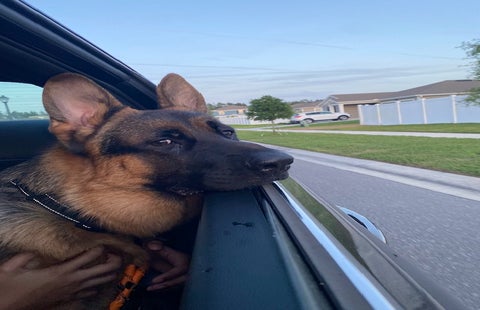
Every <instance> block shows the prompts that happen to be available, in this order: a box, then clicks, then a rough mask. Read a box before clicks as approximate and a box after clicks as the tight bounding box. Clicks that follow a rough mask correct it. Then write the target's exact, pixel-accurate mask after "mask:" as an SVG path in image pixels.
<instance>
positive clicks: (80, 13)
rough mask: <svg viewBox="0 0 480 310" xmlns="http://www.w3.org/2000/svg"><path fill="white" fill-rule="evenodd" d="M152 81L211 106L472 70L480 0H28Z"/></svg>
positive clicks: (400, 84)
mask: <svg viewBox="0 0 480 310" xmlns="http://www.w3.org/2000/svg"><path fill="white" fill-rule="evenodd" d="M27 2H28V3H30V4H31V5H33V6H34V7H36V8H38V9H40V10H41V11H43V12H44V13H46V14H47V15H49V16H50V17H52V18H53V19H56V20H57V21H59V22H61V23H62V24H64V25H65V26H67V27H68V28H70V29H71V30H73V31H75V32H76V33H78V34H80V35H81V36H83V37H84V38H86V39H87V40H89V41H91V42H92V43H94V44H96V45H98V46H99V47H101V48H102V49H103V50H105V51H107V52H108V53H110V54H111V55H113V56H114V57H116V58H118V59H120V60H121V61H123V62H124V63H126V64H127V65H129V66H131V67H132V68H134V69H136V70H137V71H139V72H140V73H142V74H143V75H144V76H146V77H147V78H148V79H150V80H152V81H153V82H154V83H158V82H159V81H160V79H161V78H162V77H163V76H164V75H166V74H167V73H169V72H176V73H179V74H181V75H183V76H184V77H185V78H186V79H187V80H189V81H190V82H191V83H192V84H193V85H194V86H195V87H196V88H197V89H199V90H200V91H201V92H202V93H203V94H204V96H205V98H206V100H207V102H209V103H216V102H243V103H248V102H249V101H250V100H252V99H255V98H259V97H261V96H263V95H272V96H275V97H278V98H281V99H283V100H286V101H292V100H301V99H310V100H313V99H321V98H325V97H326V96H328V95H331V94H344V93H362V92H384V91H397V90H403V89H407V88H412V87H417V86H421V85H425V84H430V83H434V82H438V81H442V80H448V79H465V78H470V76H469V67H468V63H469V61H468V60H466V59H465V51H464V50H462V49H460V48H458V47H459V46H460V45H461V43H462V42H464V41H470V40H472V39H475V38H480V20H479V18H478V14H479V13H480V1H478V0H457V1H438V0H437V1H430V0H422V1H412V0H404V1H368V0H365V1H344V0H336V1H322V0H316V1H309V0H297V1H295V2H294V1H278V0H277V1H271V0H265V1H262V0H243V1H210V0H207V1H181V0H179V1H160V0H148V1H147V0H137V1H126V0H101V1H98V0H95V1H94V0H82V1H63V0H27Z"/></svg>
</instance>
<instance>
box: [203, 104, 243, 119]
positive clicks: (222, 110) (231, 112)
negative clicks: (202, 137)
mask: <svg viewBox="0 0 480 310" xmlns="http://www.w3.org/2000/svg"><path fill="white" fill-rule="evenodd" d="M247 108H248V107H247V106H246V105H226V106H223V107H219V108H216V109H215V110H212V111H210V114H211V115H212V116H236V115H245V112H246V111H247Z"/></svg>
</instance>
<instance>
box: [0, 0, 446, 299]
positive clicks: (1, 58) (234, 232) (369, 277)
mask: <svg viewBox="0 0 480 310" xmlns="http://www.w3.org/2000/svg"><path fill="white" fill-rule="evenodd" d="M0 29H1V31H0V64H1V69H0V83H1V82H16V83H28V84H32V85H36V86H39V87H42V86H43V84H44V83H45V82H46V80H47V79H48V78H50V77H52V76H54V75H56V74H59V73H62V72H76V73H79V74H82V75H85V76H87V77H89V78H90V79H92V80H94V81H95V82H97V83H98V84H100V85H101V86H103V87H104V88H106V89H107V90H108V91H110V92H111V93H112V94H114V95H115V96H116V97H117V98H118V99H119V100H120V101H121V102H123V103H124V104H127V105H130V106H132V107H134V108H138V109H155V108H156V106H157V105H156V93H155V85H154V84H153V83H152V82H150V81H149V80H147V79H146V78H144V77H142V76H141V75H140V74H138V73H136V72H135V71H134V70H132V69H130V68H129V67H128V66H126V65H125V64H123V63H121V62H120V61H118V60H116V59H115V58H113V57H111V56H110V55H108V54H107V53H106V52H104V51H102V50H101V49H99V48H97V47H95V46H93V45H92V44H91V43H89V42H88V41H86V40H84V39H83V38H81V37H79V36H77V35H75V34H74V33H72V32H70V31H69V30H68V29H66V28H65V27H63V26H62V25H60V24H58V23H56V22H55V21H53V20H51V19H49V18H47V17H45V16H44V15H43V14H41V13H40V12H38V11H36V10H35V9H33V8H31V7H29V6H27V5H26V4H24V3H23V2H20V1H8V2H2V3H1V4H0ZM13 34H14V35H13ZM0 95H2V94H1V93H0ZM54 141H55V139H54V137H53V135H51V134H50V133H49V131H48V120H46V119H39V120H12V121H0V170H2V169H4V168H7V167H10V166H13V165H15V164H18V163H21V162H22V161H25V160H27V159H29V158H32V157H33V156H35V155H37V154H39V153H40V152H41V151H42V150H43V149H44V148H45V147H47V146H48V145H50V144H51V143H53V142H54ZM287 187H288V189H289V191H297V192H301V194H302V195H304V196H305V197H306V196H308V197H310V198H305V199H306V200H305V201H302V202H301V204H303V205H309V204H320V203H319V202H318V200H315V199H313V198H311V197H312V196H310V195H309V193H307V192H305V191H304V190H302V189H300V188H298V187H297V185H296V183H295V182H294V181H292V180H287V181H285V182H280V183H274V184H270V185H266V186H263V187H258V188H253V189H246V190H241V191H235V192H218V193H208V194H207V195H206V196H205V201H204V208H203V213H202V215H201V219H200V221H199V223H198V229H197V230H196V233H195V234H194V236H193V237H194V238H195V240H194V244H195V245H194V248H193V254H192V261H191V267H190V277H189V280H188V282H187V284H186V287H185V289H184V291H183V294H182V295H181V296H182V297H181V308H183V309H272V308H276V309H278V308H281V309H372V308H376V309H392V308H404V307H407V308H423V309H427V308H430V309H436V308H437V306H436V305H437V300H436V299H435V298H433V297H432V295H431V294H430V293H427V292H426V291H424V290H423V289H422V286H421V285H418V283H426V285H430V284H428V283H429V282H428V280H426V279H423V278H422V277H419V278H418V279H417V280H415V281H416V282H415V283H416V284H415V285H417V286H415V285H412V283H411V282H410V281H411V277H410V276H409V274H408V272H407V271H406V269H401V268H398V266H397V265H396V262H397V261H398V260H397V258H396V257H394V256H393V255H391V254H385V253H383V252H382V253H377V251H379V250H378V249H379V248H380V249H381V248H382V247H383V246H384V245H383V243H382V242H381V241H380V240H373V239H375V238H372V237H371V236H370V235H369V233H368V231H366V230H365V229H364V227H362V226H361V225H358V223H356V222H355V221H354V220H353V219H351V218H349V217H348V216H346V215H344V214H343V215H342V214H341V211H339V210H337V211H338V212H337V211H332V213H331V214H330V213H329V212H330V211H331V210H332V209H328V210H330V211H329V212H327V211H322V212H323V213H321V214H320V215H319V217H320V219H323V220H325V222H324V224H318V222H316V220H310V219H308V218H307V217H308V216H306V215H303V216H302V215H301V214H300V213H299V212H303V211H301V210H303V209H301V208H297V209H295V208H293V207H292V205H295V204H296V203H298V204H300V203H299V201H296V200H294V199H293V198H292V197H289V196H287V195H286V194H285V191H284V188H287ZM325 205H327V204H326V203H325ZM299 210H300V211H299ZM325 210H327V209H325ZM299 214H300V215H299ZM305 214H306V213H305ZM325 223H326V224H325ZM323 225H325V227H326V228H325V229H324V228H319V227H323ZM314 226H317V227H314ZM338 227H342V228H338ZM195 228H196V227H195ZM312 230H315V231H316V232H317V233H316V234H312ZM332 236H335V238H337V237H339V238H340V240H341V239H344V240H343V241H345V244H347V248H346V249H342V250H338V249H335V248H336V247H338V248H342V246H340V242H339V241H330V240H329V238H332V239H333V237H332ZM319 238H320V239H319ZM321 238H323V239H321ZM319 240H323V241H319ZM320 242H325V244H328V245H329V247H330V248H329V247H328V246H326V245H325V244H323V245H321V244H320ZM362 251H363V252H362ZM358 252H362V253H363V254H365V257H368V258H365V257H363V256H360V254H352V253H358ZM379 252H380V251H379ZM364 259H371V260H370V261H365V260H364ZM357 260H358V261H359V262H358V261H357ZM339 261H341V262H343V263H345V264H344V265H342V264H343V263H341V264H340V263H339ZM347 261H348V262H347ZM346 271H348V272H346ZM379 282H382V283H384V282H389V283H390V284H387V285H386V286H381V285H379V284H378V283H379ZM412 296H415V298H412ZM437 296H440V297H439V298H443V297H442V294H438V295H437ZM444 298H445V300H443V302H445V303H446V304H449V303H450V301H449V300H448V298H447V297H444ZM422 306H427V308H424V307H422Z"/></svg>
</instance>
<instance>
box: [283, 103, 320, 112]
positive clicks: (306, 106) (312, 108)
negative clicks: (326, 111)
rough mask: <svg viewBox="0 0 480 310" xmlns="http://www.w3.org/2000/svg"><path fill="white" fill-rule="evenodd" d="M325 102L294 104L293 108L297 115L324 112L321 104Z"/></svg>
mask: <svg viewBox="0 0 480 310" xmlns="http://www.w3.org/2000/svg"><path fill="white" fill-rule="evenodd" d="M322 101H323V100H315V101H306V100H305V101H300V102H292V103H291V106H292V109H293V111H295V113H304V112H316V111H322V108H321V107H320V104H321V103H322Z"/></svg>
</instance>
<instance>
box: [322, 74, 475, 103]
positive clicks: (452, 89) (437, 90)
mask: <svg viewBox="0 0 480 310" xmlns="http://www.w3.org/2000/svg"><path fill="white" fill-rule="evenodd" d="M476 87H480V81H479V80H446V81H442V82H437V83H433V84H428V85H424V86H420V87H415V88H410V89H405V90H401V91H397V92H384V93H360V94H336V95H331V96H329V97H328V98H327V99H326V100H325V101H324V102H323V104H326V103H330V102H332V101H334V102H336V103H340V102H341V103H343V104H359V103H362V102H369V103H375V102H381V101H386V100H395V99H402V98H409V97H419V96H427V95H428V96H435V95H454V94H466V93H468V92H469V91H470V90H471V89H472V88H476Z"/></svg>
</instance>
